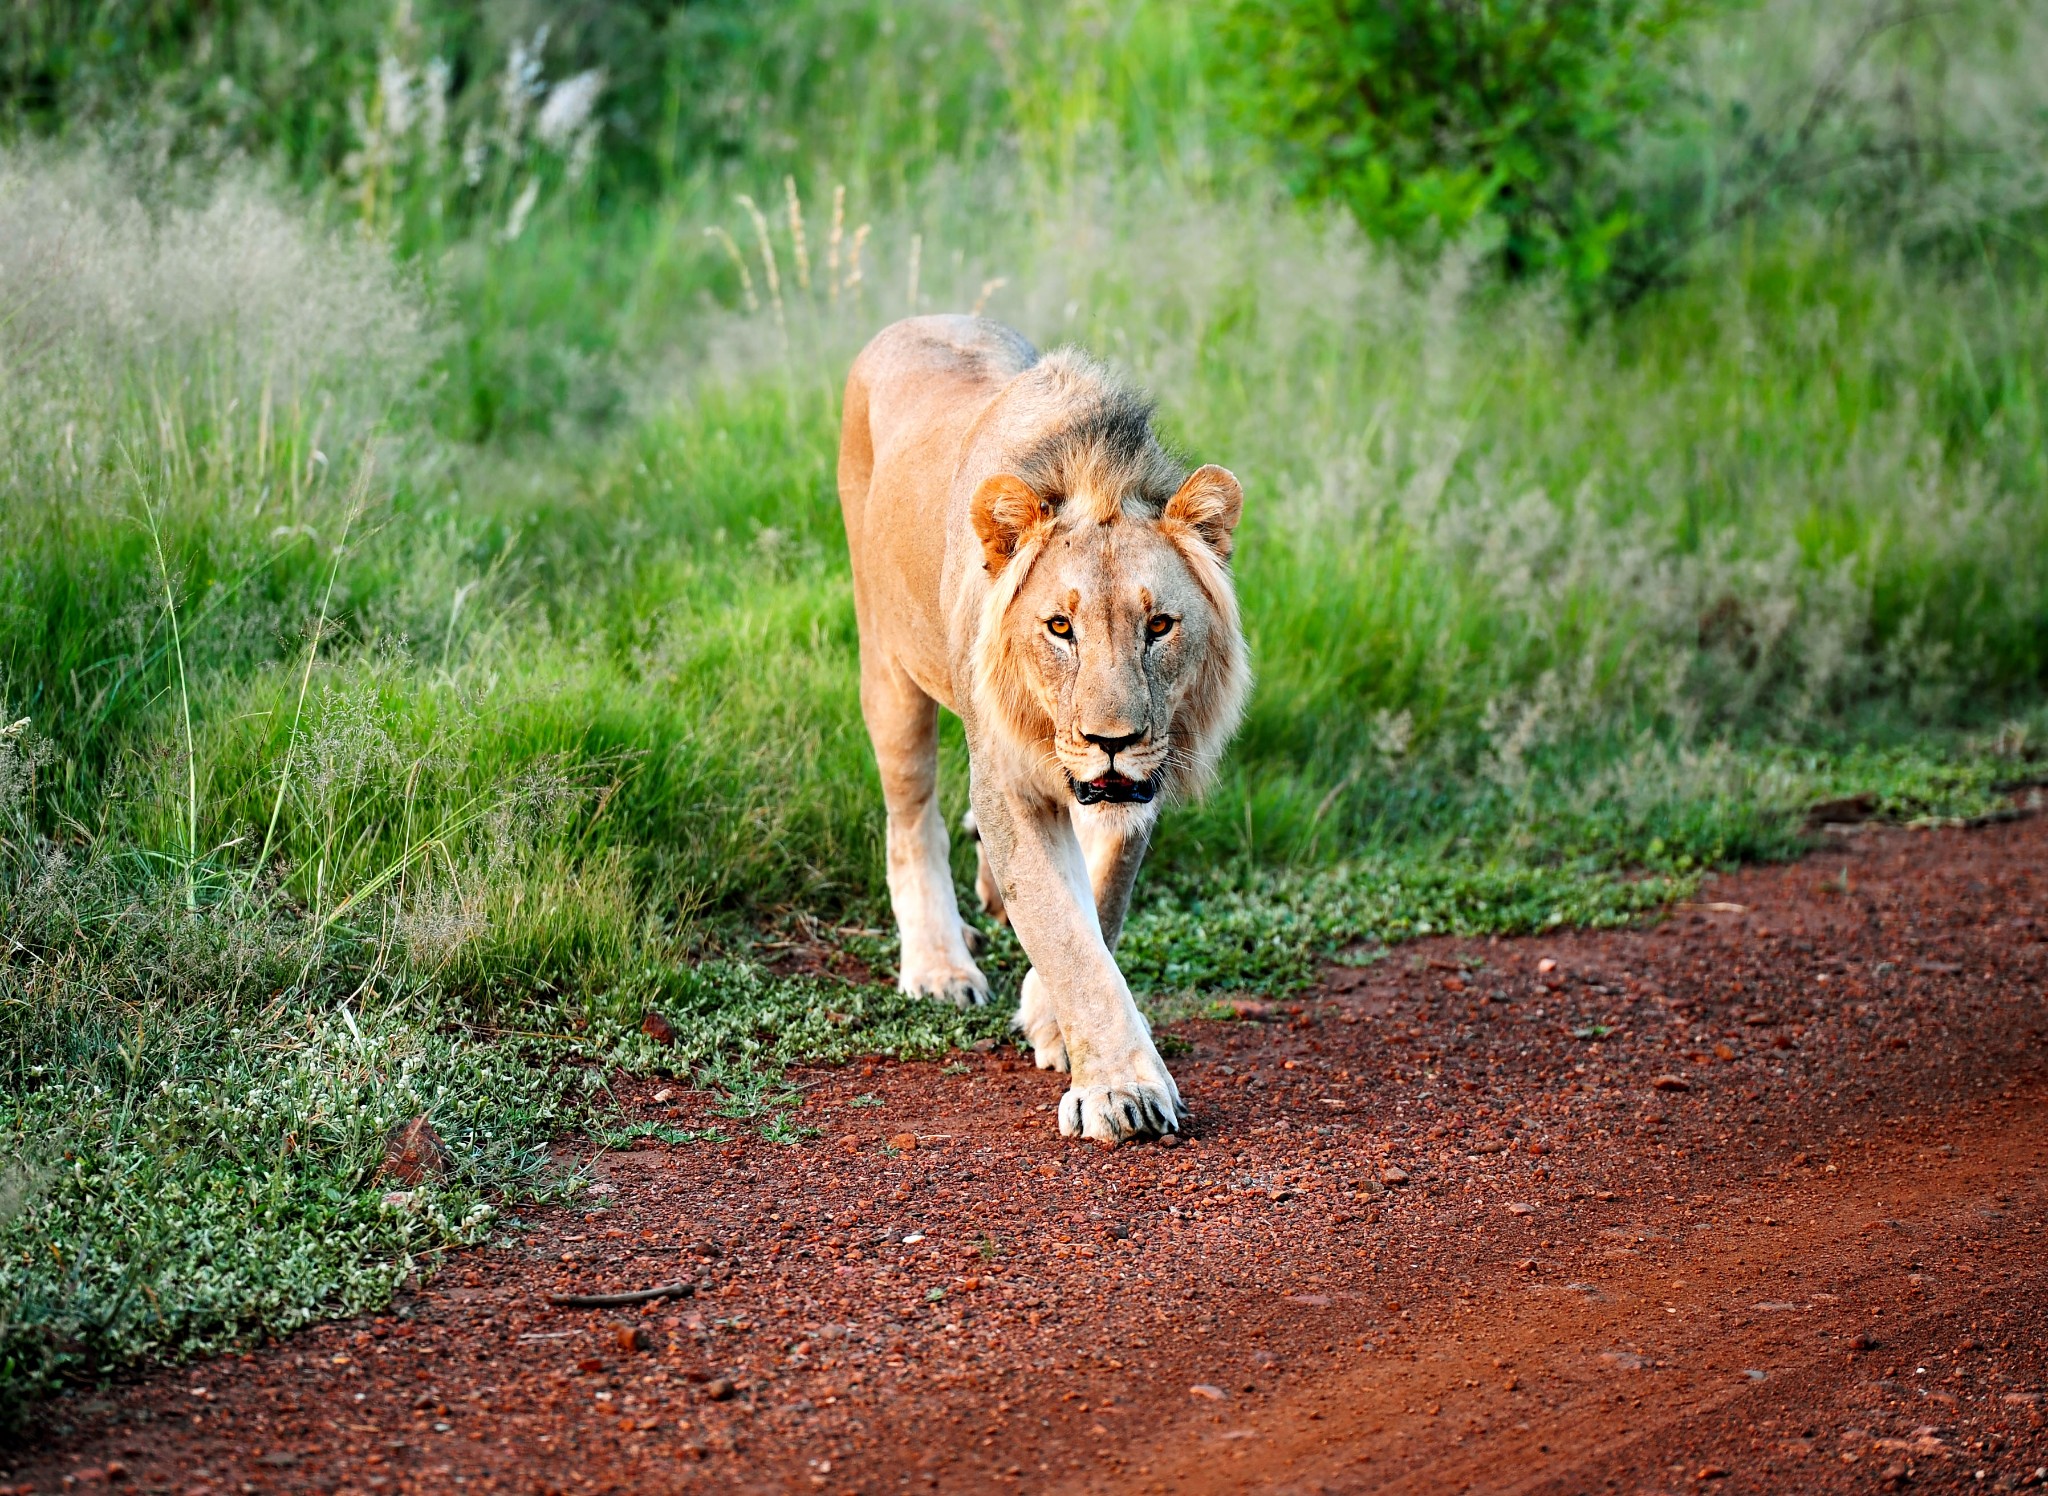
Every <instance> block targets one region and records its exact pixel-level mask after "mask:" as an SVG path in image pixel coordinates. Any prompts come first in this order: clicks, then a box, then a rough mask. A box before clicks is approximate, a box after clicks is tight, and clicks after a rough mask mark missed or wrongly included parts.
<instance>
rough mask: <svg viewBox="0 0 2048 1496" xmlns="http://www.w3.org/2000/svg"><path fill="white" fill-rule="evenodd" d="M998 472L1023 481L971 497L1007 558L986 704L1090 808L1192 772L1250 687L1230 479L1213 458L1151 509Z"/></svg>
mask: <svg viewBox="0 0 2048 1496" xmlns="http://www.w3.org/2000/svg"><path fill="white" fill-rule="evenodd" d="M990 481H991V483H992V484H1003V485H1016V486H1015V487H1014V488H1009V487H1004V488H1001V489H998V490H997V492H995V493H994V494H990V495H989V497H990V498H991V500H992V503H991V504H990V505H988V506H984V505H982V503H981V502H980V501H981V499H982V497H983V495H980V494H978V495H977V511H976V512H977V528H980V529H982V530H983V541H984V545H985V546H987V545H988V544H989V539H988V537H989V535H990V533H994V534H995V536H996V541H997V544H996V545H995V546H994V547H993V549H992V554H991V557H990V560H991V561H992V562H998V561H999V562H1000V563H1001V565H1000V567H997V566H994V565H992V566H991V570H992V571H997V572H998V577H997V586H996V587H995V589H993V593H992V596H991V600H990V601H991V604H992V605H997V604H999V606H1000V611H999V612H998V613H996V614H995V615H994V616H990V617H985V619H984V635H983V638H982V640H981V645H982V648H981V651H980V657H981V660H982V662H983V663H984V664H985V666H986V667H987V669H986V671H985V672H984V674H985V676H986V678H987V683H988V685H989V686H990V687H991V688H992V689H991V690H990V691H988V692H978V693H977V694H978V697H979V699H980V700H981V703H982V704H983V705H984V706H989V705H1000V707H1001V709H1002V711H1003V714H1004V716H1005V717H1006V718H1007V719H1008V722H1009V725H1010V726H1011V727H1012V729H1013V732H1016V733H1017V735H1018V736H1020V737H1021V738H1023V739H1024V742H1025V744H1027V745H1028V746H1029V747H1030V748H1032V749H1035V750H1036V752H1037V754H1038V758H1037V762H1036V765H1035V767H1036V768H1037V770H1038V777H1039V778H1040V779H1041V781H1045V782H1046V788H1048V789H1049V790H1051V791H1052V792H1054V793H1058V794H1066V795H1071V796H1072V797H1073V798H1074V799H1075V800H1077V801H1078V802H1080V803H1081V804H1083V805H1094V804H1132V803H1137V804H1142V803H1144V802H1147V801H1150V800H1152V799H1153V798H1154V797H1155V796H1158V795H1161V794H1170V793H1172V792H1174V791H1177V790H1181V789H1185V788H1188V787H1190V786H1192V785H1194V784H1196V783H1198V782H1199V781H1200V779H1201V778H1202V777H1203V776H1204V775H1205V774H1206V772H1207V771H1208V769H1209V767H1210V764H1211V761H1212V760H1213V758H1214V756H1215V754H1216V752H1217V751H1218V750H1219V749H1220V746H1221V743H1222V740H1223V739H1225V738H1227V737H1228V735H1229V732H1230V729H1231V728H1232V727H1234V726H1235V725H1236V719H1237V715H1238V712H1239V710H1240V706H1241V702H1242V699H1243V695H1244V689H1245V685H1246V670H1245V665H1244V646H1243V640H1242V637H1241V635H1240V632H1239V627H1238V620H1237V606H1236V598H1235V595H1234V593H1233V591H1232V589H1231V582H1230V573H1229V569H1228V567H1227V565H1226V564H1225V563H1226V562H1227V560H1228V557H1229V553H1230V538H1231V531H1232V529H1233V527H1234V526H1235V524H1236V520H1237V516H1238V513H1239V510H1240V508H1241V505H1242V498H1241V496H1240V494H1239V491H1238V487H1237V482H1236V480H1235V479H1234V478H1232V477H1231V476H1230V475H1229V474H1228V473H1226V472H1224V471H1223V470H1222V469H1221V468H1204V469H1202V470H1201V472H1199V473H1197V474H1196V475H1195V477H1193V478H1190V479H1189V480H1188V483H1187V484H1186V485H1185V486H1184V487H1183V488H1182V490H1181V492H1180V493H1178V494H1176V495H1175V496H1174V498H1173V500H1172V501H1171V502H1169V503H1168V504H1167V505H1166V506H1165V509H1164V511H1163V512H1162V513H1159V514H1157V515H1153V514H1148V513H1145V512H1144V511H1143V510H1142V509H1134V510H1133V511H1129V512H1127V511H1124V510H1121V509H1108V510H1107V512H1103V510H1102V508H1100V507H1091V508H1089V509H1087V510H1086V511H1083V510H1082V509H1080V507H1079V506H1076V508H1075V509H1074V510H1073V511H1072V512H1067V511H1066V510H1065V506H1056V505H1054V504H1053V503H1052V502H1050V501H1047V500H1043V499H1041V498H1040V497H1039V496H1038V495H1036V494H1032V493H1030V492H1029V490H1028V489H1023V485H1021V484H1020V483H1018V480H1015V479H993V480H990ZM1019 490H1022V491H1021V492H1020V491H1019ZM987 492H988V488H987V485H985V486H984V493H987ZM1006 507H1007V510H1008V513H1007V515H1006V514H1005V512H1004V511H1005V509H1006ZM984 508H986V509H987V511H988V512H989V515H990V520H991V524H990V525H989V526H986V527H984V526H983V525H982V522H981V515H982V514H983V512H984ZM1006 518H1007V519H1011V520H1015V521H1020V523H1015V524H1005V523H1004V520H1005V519H1006ZM991 631H993V634H994V637H990V634H991Z"/></svg>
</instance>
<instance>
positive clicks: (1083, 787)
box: [1067, 771, 1159, 805]
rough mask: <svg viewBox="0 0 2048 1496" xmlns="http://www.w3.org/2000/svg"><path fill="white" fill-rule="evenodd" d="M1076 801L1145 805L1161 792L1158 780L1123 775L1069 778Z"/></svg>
mask: <svg viewBox="0 0 2048 1496" xmlns="http://www.w3.org/2000/svg"><path fill="white" fill-rule="evenodd" d="M1067 782H1068V783H1069V784H1070V785H1072V786H1073V789H1074V799H1075V800H1077V801H1079V802H1080V803H1081V804H1083V805H1143V804H1145V803H1146V802H1147V801H1149V800H1150V799H1151V798H1152V797H1153V796H1154V795H1156V794H1157V793H1158V792H1159V785H1158V782H1157V781H1156V780H1151V779H1130V778H1126V777H1125V776H1124V775H1122V774H1118V773H1115V772H1114V771H1112V772H1111V773H1108V774H1104V775H1103V776H1102V777H1101V778H1100V779H1075V778H1073V777H1072V776H1069V777H1068V780H1067Z"/></svg>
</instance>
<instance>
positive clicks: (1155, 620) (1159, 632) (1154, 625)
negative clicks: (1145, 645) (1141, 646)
mask: <svg viewBox="0 0 2048 1496" xmlns="http://www.w3.org/2000/svg"><path fill="white" fill-rule="evenodd" d="M1145 632H1146V633H1148V634H1150V635H1151V636H1152V637H1153V638H1155V639H1164V638H1165V637H1166V636H1167V635H1168V634H1170V633H1172V632H1173V620H1172V619H1171V618H1169V617H1167V616H1166V615H1165V614H1164V613H1155V614H1153V615H1152V621H1151V622H1150V623H1148V624H1146V625H1145Z"/></svg>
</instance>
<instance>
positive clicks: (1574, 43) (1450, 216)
mask: <svg viewBox="0 0 2048 1496" xmlns="http://www.w3.org/2000/svg"><path fill="white" fill-rule="evenodd" d="M1693 8H1694V6H1693V5H1692V4H1691V3H1690V0H1601V3H1590V4H1589V3H1582V0H1377V3H1372V4H1354V3H1353V0H1235V3H1234V4H1233V5H1232V7H1231V10H1230V13H1229V23H1228V26H1227V28H1226V37H1227V40H1228V45H1227V46H1226V47H1225V48H1224V49H1223V54H1222V55H1223V57H1224V58H1225V59H1228V61H1227V63H1226V65H1227V66H1228V67H1230V68H1231V69H1232V72H1233V75H1234V76H1233V77H1232V79H1231V80H1230V81H1229V83H1228V84H1227V92H1229V93H1230V94H1231V96H1232V98H1233V101H1234V103H1235V106H1236V109H1237V113H1238V115H1239V117H1240V119H1241V120H1242V121H1243V122H1244V123H1245V124H1246V125H1248V126H1249V127H1250V128H1251V129H1252V130H1253V131H1254V132H1255V133H1256V134H1258V135H1261V136H1263V137H1265V138H1267V139H1268V140H1269V141H1270V142H1271V143H1272V144H1273V146H1274V147H1275V148H1276V150H1277V152H1278V154H1279V156H1280V159H1281V161H1282V164H1283V166H1284V168H1285V170H1286V171H1287V173H1288V175H1289V176H1290V178H1291V179H1292V183H1293V185H1294V187H1295V189H1296V190H1297V191H1299V192H1302V193H1305V194H1307V195H1309V196H1312V197H1319V198H1331V199H1335V200H1336V201H1338V202H1341V203H1343V204H1344V205H1345V206H1346V207H1348V208H1349V209H1350V210H1351V211H1352V212H1353V213H1354V214H1355V215H1356V216H1357V218H1358V221H1359V223H1360V224H1361V226H1363V227H1364V228H1365V229H1366V231H1367V232H1368V233H1370V234H1372V235H1373V236H1374V237H1376V238H1381V239H1389V240H1392V241H1395V242H1397V243H1403V244H1410V245H1416V246H1419V247H1423V248H1429V247H1434V246H1435V245H1437V244H1440V243H1441V242H1443V241H1444V240H1447V239H1453V238H1456V237H1458V236H1459V235H1461V234H1463V233H1465V232H1466V231H1468V230H1469V229H1471V228H1473V227H1474V226H1475V225H1482V226H1490V227H1491V228H1492V229H1493V231H1494V237H1495V245H1496V248H1497V252H1498V255H1499V257H1500V261H1501V264H1502V265H1503V266H1504V267H1505V268H1506V269H1507V270H1508V271H1509V272H1511V273H1519V272H1525V271H1530V270H1536V269H1542V268H1549V267H1561V268H1562V269H1563V270H1565V271H1566V272H1567V273H1568V274H1570V275H1571V276H1573V277H1574V278H1576V279H1579V280H1582V281H1583V280H1595V279H1598V278H1599V277H1600V276H1601V275H1602V274H1604V273H1605V271H1606V269H1607V267H1608V264H1609V262H1610V258H1611V249H1612V246H1613V244H1614V242H1615V240H1616V239H1617V237H1619V235H1620V234H1621V233H1622V232H1623V231H1624V230H1625V229H1626V228H1627V227H1628V225H1629V221H1630V210H1629V204H1628V202H1627V200H1626V197H1625V195H1624V194H1622V193H1621V192H1620V191H1619V189H1618V188H1617V186H1616V178H1615V176H1614V174H1613V172H1612V171H1611V168H1612V166H1613V164H1614V163H1615V161H1616V158H1617V157H1618V155H1619V153H1620V151H1621V149H1622V146H1623V144H1624V143H1625V141H1626V139H1627V137H1628V135H1629V133H1630V131H1631V130H1632V128H1633V127H1634V126H1635V125H1636V123H1637V122H1638V121H1639V120H1640V119H1641V118H1642V117H1643V116H1644V115H1645V113H1646V112H1647V111H1648V110H1649V109H1650V107H1651V106H1652V105H1653V104H1655V103H1656V102H1657V100H1658V98H1659V97H1660V95H1661V93H1662V90H1663V86H1664V80H1665V76H1666V75H1665V72H1664V69H1663V59H1664V52H1665V47H1664V44H1665V43H1666V42H1667V41H1668V40H1669V39H1670V38H1671V36H1672V34H1673V32H1674V31H1675V30H1676V28H1677V26H1678V25H1679V23H1680V22H1681V21H1682V20H1683V19H1684V18H1685V17H1686V16H1687V15H1688V13H1689V12H1690V11H1691V10H1692V9H1693ZM1240 70H1241V71H1240Z"/></svg>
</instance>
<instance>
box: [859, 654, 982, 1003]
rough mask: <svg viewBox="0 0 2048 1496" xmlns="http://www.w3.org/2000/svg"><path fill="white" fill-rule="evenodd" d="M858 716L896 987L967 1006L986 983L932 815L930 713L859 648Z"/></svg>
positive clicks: (935, 798) (900, 677)
mask: <svg viewBox="0 0 2048 1496" xmlns="http://www.w3.org/2000/svg"><path fill="white" fill-rule="evenodd" d="M860 699H861V711H862V714H863V715H864V716H865V717H866V719H867V724H868V735H869V737H870V738H871V739H873V741H874V745H875V763H876V766H877V768H879V769H880V771H881V776H882V798H883V801H884V803H885V804H886V806H887V809H888V818H889V819H888V837H887V847H888V857H889V904H890V907H891V908H892V909H893V910H894V911H895V915H896V928H897V931H898V933H899V934H900V935H901V936H902V942H903V944H902V956H901V961H900V967H901V973H900V976H899V977H898V982H897V985H898V986H899V987H901V988H902V990H903V991H904V992H906V993H909V994H910V995H911V996H913V997H920V996H921V997H935V998H938V999H939V1000H941V1001H942V1002H951V1003H956V1004H958V1005H959V1006H961V1007H963V1008H965V1007H975V1006H979V1005H980V1004H982V1003H985V1002H987V1001H988V979H987V978H986V977H984V976H983V975H982V973H981V968H980V967H979V966H976V965H975V964H974V957H973V955H972V954H971V953H970V952H969V951H968V949H967V936H968V934H969V933H971V930H972V927H971V926H969V925H968V923H967V922H966V921H965V920H963V919H961V917H960V905H959V902H958V900H957V899H956V898H955V896H954V893H953V870H952V867H951V864H950V862H949V860H948V857H947V854H946V821H945V817H944V816H942V815H941V814H940V813H939V795H938V788H939V786H938V778H939V759H938V707H937V705H936V704H935V703H934V702H933V701H932V700H931V698H930V697H928V696H926V695H925V694H924V693H923V692H922V691H920V690H918V688H917V686H916V685H915V684H914V683H913V682H912V681H911V680H910V679H909V678H908V677H907V676H906V675H905V674H904V673H903V672H901V671H899V670H896V669H894V668H893V667H890V666H889V665H887V664H886V663H884V662H882V661H881V660H879V659H878V658H876V656H875V655H874V654H873V653H872V652H871V651H869V650H868V649H867V648H866V647H865V645H863V648H862V651H861V692H860Z"/></svg>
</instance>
